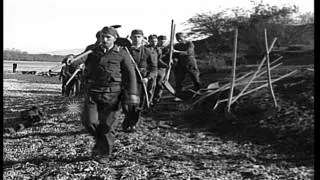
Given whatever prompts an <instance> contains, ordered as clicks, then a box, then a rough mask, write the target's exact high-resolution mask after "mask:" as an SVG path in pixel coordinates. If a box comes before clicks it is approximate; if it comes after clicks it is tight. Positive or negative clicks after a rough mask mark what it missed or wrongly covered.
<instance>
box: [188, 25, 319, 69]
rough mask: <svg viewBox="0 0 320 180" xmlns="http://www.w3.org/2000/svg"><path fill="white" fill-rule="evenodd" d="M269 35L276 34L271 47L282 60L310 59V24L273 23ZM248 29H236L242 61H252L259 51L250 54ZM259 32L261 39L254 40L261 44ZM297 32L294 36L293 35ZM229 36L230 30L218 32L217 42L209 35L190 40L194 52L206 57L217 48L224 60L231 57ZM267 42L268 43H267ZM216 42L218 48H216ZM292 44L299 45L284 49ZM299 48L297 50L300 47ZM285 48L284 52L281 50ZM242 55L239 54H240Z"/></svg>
mask: <svg viewBox="0 0 320 180" xmlns="http://www.w3.org/2000/svg"><path fill="white" fill-rule="evenodd" d="M268 32H269V34H270V35H269V38H270V39H272V38H275V37H277V39H278V40H277V43H276V45H275V48H274V50H275V49H278V50H277V53H278V54H280V55H282V56H284V59H286V61H285V62H286V63H288V64H291V61H290V60H289V59H290V58H295V57H297V56H299V57H297V58H295V59H300V60H303V59H307V60H305V61H300V62H299V61H297V60H293V61H292V63H293V64H312V63H313V62H314V61H313V59H314V53H313V51H314V24H305V25H273V26H272V29H268ZM251 34H252V31H245V30H239V36H238V57H240V58H244V59H246V60H244V61H245V62H246V63H250V64H251V63H256V60H258V59H259V57H260V56H261V54H254V53H253V52H254V50H253V49H252V48H250V47H252V46H253V45H252V44H247V43H245V42H244V41H246V39H245V38H246V37H250V36H251ZM259 34H261V39H258V40H259V41H260V42H261V43H260V44H262V46H263V42H264V39H263V33H259ZM297 35H298V36H297ZM233 37H234V33H233V32H231V33H230V32H229V33H225V34H222V35H221V39H223V40H224V41H223V42H221V41H219V42H217V40H215V38H214V37H213V36H210V37H208V38H205V39H201V40H198V41H194V44H195V51H196V54H197V55H198V56H199V57H200V58H203V57H207V56H208V54H209V53H211V54H215V55H217V53H213V52H212V49H217V50H218V51H219V55H217V56H220V58H221V56H222V57H223V58H225V59H226V60H225V61H231V58H232V57H233ZM269 43H270V42H269ZM218 45H219V47H217V46H218ZM293 46H299V48H298V49H297V51H295V52H292V51H291V52H288V51H286V50H285V49H290V48H291V47H293ZM299 49H300V50H302V51H300V50H299ZM281 50H285V51H283V52H282V51H281ZM242 56H243V57H242Z"/></svg>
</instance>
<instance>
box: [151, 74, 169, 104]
mask: <svg viewBox="0 0 320 180" xmlns="http://www.w3.org/2000/svg"><path fill="white" fill-rule="evenodd" d="M166 70H167V69H166V68H159V69H158V76H157V81H156V88H155V91H154V100H155V101H159V100H160V98H161V96H162V93H163V89H164V86H163V84H162V82H163V80H164V78H165V76H166V72H167V71H166Z"/></svg>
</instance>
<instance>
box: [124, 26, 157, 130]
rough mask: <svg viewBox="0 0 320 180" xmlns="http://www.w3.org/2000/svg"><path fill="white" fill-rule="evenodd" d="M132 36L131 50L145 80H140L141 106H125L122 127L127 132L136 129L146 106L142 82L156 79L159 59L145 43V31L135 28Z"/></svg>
mask: <svg viewBox="0 0 320 180" xmlns="http://www.w3.org/2000/svg"><path fill="white" fill-rule="evenodd" d="M130 38H131V40H132V46H131V48H130V50H129V51H130V53H131V55H132V57H133V59H134V61H135V62H136V64H137V66H138V68H139V70H140V72H141V75H142V77H143V80H142V82H141V81H140V80H139V82H138V83H139V85H138V88H139V95H140V103H141V104H140V105H139V107H134V108H133V109H126V108H124V111H125V114H126V117H125V119H124V121H123V123H122V127H123V130H124V131H126V132H133V131H134V130H135V125H136V123H137V122H138V120H139V117H140V113H141V110H142V109H141V108H143V106H144V98H145V97H144V94H143V89H142V84H141V83H145V84H147V83H148V81H149V82H152V81H154V80H155V78H156V75H157V61H156V59H155V56H154V55H152V52H151V51H150V50H149V49H148V48H146V47H145V46H144V45H143V31H142V30H140V29H135V30H133V31H132V32H131V36H130ZM148 91H150V90H148Z"/></svg>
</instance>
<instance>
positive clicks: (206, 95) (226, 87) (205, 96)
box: [191, 57, 282, 106]
mask: <svg viewBox="0 0 320 180" xmlns="http://www.w3.org/2000/svg"><path fill="white" fill-rule="evenodd" d="M281 58H282V57H279V58H278V59H276V60H275V61H273V62H271V64H273V63H275V62H277V61H279V60H280V59H281ZM281 64H282V63H279V64H277V65H275V66H273V67H271V68H270V70H272V69H274V68H276V67H278V66H280V65H281ZM252 73H254V72H253V71H252V72H248V73H246V74H244V75H243V76H241V77H239V78H238V79H236V81H240V80H242V79H244V78H246V77H247V76H249V75H251V74H252ZM264 73H266V71H263V72H261V73H259V74H258V75H256V77H259V76H261V75H262V74H264ZM228 88H230V83H227V84H225V85H223V86H221V87H220V88H218V89H216V90H214V91H212V92H207V94H204V95H203V96H202V97H200V98H199V99H198V100H196V101H195V102H193V103H192V104H191V105H192V106H194V105H196V104H198V103H199V102H201V101H203V100H204V99H206V98H207V97H209V96H211V95H213V94H215V93H217V92H219V91H224V90H227V89H228Z"/></svg>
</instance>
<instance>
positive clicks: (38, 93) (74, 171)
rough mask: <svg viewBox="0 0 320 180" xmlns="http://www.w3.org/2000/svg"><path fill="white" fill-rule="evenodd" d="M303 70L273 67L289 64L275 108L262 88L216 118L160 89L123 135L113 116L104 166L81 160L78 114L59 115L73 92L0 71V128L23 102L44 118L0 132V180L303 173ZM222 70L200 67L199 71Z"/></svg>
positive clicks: (308, 130) (307, 114)
mask: <svg viewBox="0 0 320 180" xmlns="http://www.w3.org/2000/svg"><path fill="white" fill-rule="evenodd" d="M308 68H309V67H298V66H291V67H284V68H281V69H279V70H277V71H276V73H274V75H275V76H277V75H283V74H285V73H286V72H288V71H291V70H294V69H298V71H299V72H298V73H296V74H295V75H293V76H291V77H289V78H286V79H283V80H281V81H279V82H278V83H276V84H274V88H275V95H276V97H277V102H278V104H279V105H280V107H279V109H278V110H274V108H272V98H271V97H270V95H269V93H268V89H267V88H265V89H262V90H261V91H257V92H256V93H252V94H250V95H248V96H244V97H243V98H240V99H239V101H238V102H237V103H236V104H234V105H233V107H232V112H233V113H234V115H235V116H236V119H229V118H228V119H226V118H225V117H224V116H223V114H224V113H223V111H222V108H219V109H218V110H217V111H215V112H209V111H207V110H205V108H203V109H201V108H200V109H199V108H198V109H197V108H194V109H193V110H186V109H185V108H184V107H186V106H188V104H186V103H177V102H173V101H172V98H171V97H170V96H167V97H166V99H164V100H163V101H162V102H161V103H160V104H158V105H157V106H155V107H154V108H152V109H150V110H149V112H145V113H144V115H143V118H141V120H140V122H139V124H138V131H137V132H135V133H131V134H127V133H124V132H122V130H121V128H120V124H119V126H118V128H117V135H116V137H117V140H116V143H115V151H114V152H113V155H114V156H113V157H112V159H111V160H110V162H109V163H108V164H106V165H102V164H99V163H98V162H96V161H95V160H94V159H92V158H91V155H90V150H91V148H92V147H93V143H94V142H93V139H92V137H90V136H89V135H88V134H87V132H86V131H85V130H84V128H83V127H82V125H81V123H80V121H79V114H70V113H68V111H67V108H66V107H67V104H68V103H70V102H72V101H74V100H72V99H64V98H63V97H61V96H60V84H58V83H59V82H58V80H57V79H55V78H56V77H54V78H49V77H37V76H33V75H14V74H4V125H5V127H9V126H10V125H12V124H14V123H15V121H14V118H15V117H16V116H17V114H18V112H20V111H21V110H24V109H27V108H29V107H30V106H31V105H33V104H35V105H38V106H40V107H43V108H44V110H45V112H46V113H47V117H46V119H45V120H44V121H42V122H40V123H37V124H35V125H34V126H33V127H30V128H27V129H25V130H23V131H21V132H18V133H16V134H9V133H4V135H3V171H4V174H3V179H148V180H149V179H194V180H195V179H313V176H314V139H313V133H314V107H313V106H314V89H313V86H314V76H313V72H312V71H310V70H308ZM213 76H215V77H213ZM224 76H229V75H226V74H224V75H221V76H219V75H218V73H215V74H212V73H209V72H207V73H203V75H202V79H204V80H205V81H206V82H211V81H212V79H215V78H218V77H224ZM218 79H219V78H218ZM75 101H76V102H78V100H75ZM208 102H209V100H208ZM207 104H209V105H210V103H207ZM119 118H120V119H123V115H122V114H120V115H119Z"/></svg>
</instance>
